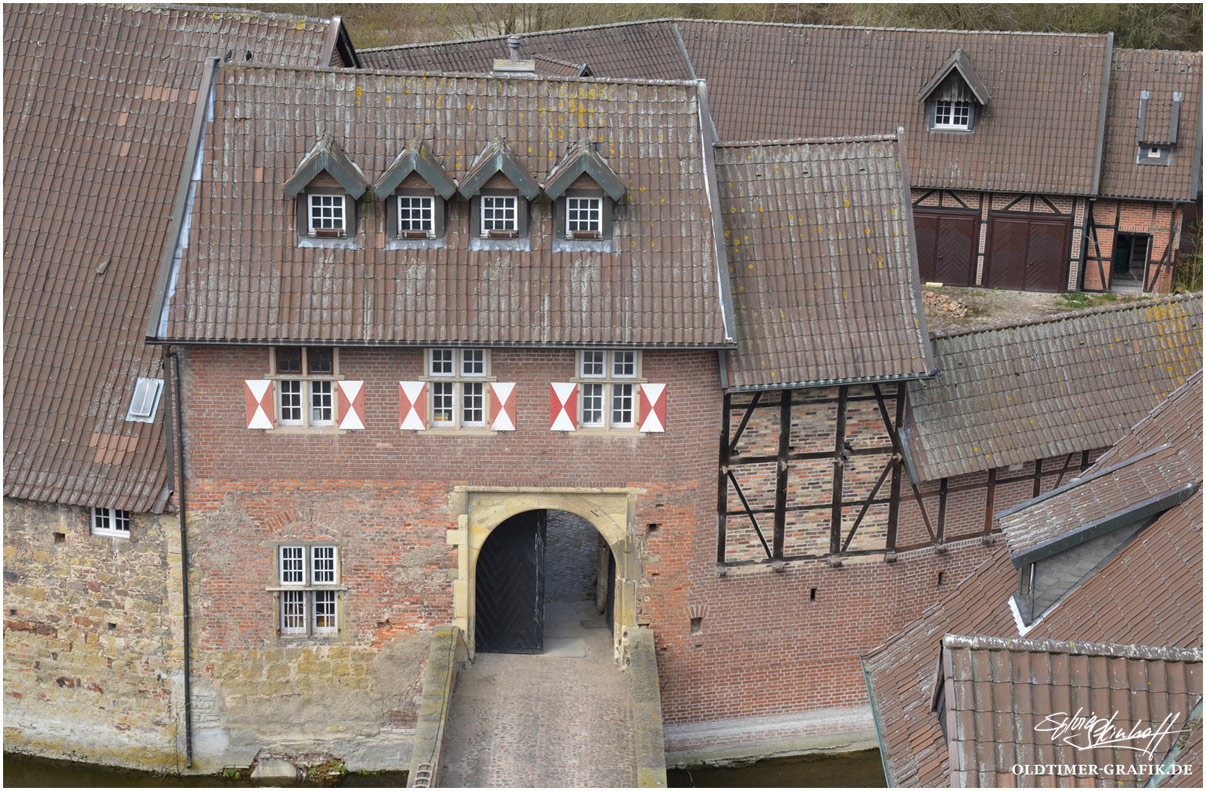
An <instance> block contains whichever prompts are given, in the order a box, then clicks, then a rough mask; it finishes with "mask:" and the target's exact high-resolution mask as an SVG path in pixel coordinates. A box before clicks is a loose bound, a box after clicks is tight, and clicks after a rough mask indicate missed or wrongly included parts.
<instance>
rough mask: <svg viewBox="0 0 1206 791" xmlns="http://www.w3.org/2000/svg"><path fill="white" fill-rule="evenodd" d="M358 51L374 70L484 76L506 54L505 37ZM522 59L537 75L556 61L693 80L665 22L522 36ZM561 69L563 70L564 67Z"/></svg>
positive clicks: (613, 72) (606, 73) (608, 73)
mask: <svg viewBox="0 0 1206 791" xmlns="http://www.w3.org/2000/svg"><path fill="white" fill-rule="evenodd" d="M358 53H359V55H360V59H361V62H362V63H363V64H364V65H365V66H366V67H367V68H370V69H382V70H400V71H427V72H441V71H443V72H468V73H485V72H489V71H490V69H491V66H492V64H493V62H494V59H495V58H505V57H506V56H507V37H506V36H491V37H489V38H479V39H470V40H464V41H446V42H441V43H435V44H410V45H406V46H401V47H381V48H376V49H364V50H358ZM522 56H523V57H525V58H532V59H533V60H535V61H536V70H537V73H538V74H539V73H545V74H550V75H551V74H553V69H554V66H555V65H556V64H555V63H554V61H560V62H562V63H565V64H579V63H581V64H586V65H587V66H588V68H589V69H590V72H591V73H592V74H593V75H595V76H596V77H634V78H652V79H666V80H686V79H692V78H693V77H694V75H693V74H692V73H691V67H690V64H688V63H687V62H686V60H685V59H684V57H683V53H682V50H681V49H680V47H679V45H678V39H677V37H676V35H675V31H674V25H673V23H671V22H669V21H666V20H652V21H641V22H620V23H616V24H611V25H596V26H591V27H583V28H575V29H572V30H557V31H545V32H540V33H524V34H523V45H522ZM560 70H561V71H562V72H564V71H566V68H565V67H561V69H560ZM555 76H557V75H555ZM564 76H579V75H577V74H574V75H569V74H565V75H564Z"/></svg>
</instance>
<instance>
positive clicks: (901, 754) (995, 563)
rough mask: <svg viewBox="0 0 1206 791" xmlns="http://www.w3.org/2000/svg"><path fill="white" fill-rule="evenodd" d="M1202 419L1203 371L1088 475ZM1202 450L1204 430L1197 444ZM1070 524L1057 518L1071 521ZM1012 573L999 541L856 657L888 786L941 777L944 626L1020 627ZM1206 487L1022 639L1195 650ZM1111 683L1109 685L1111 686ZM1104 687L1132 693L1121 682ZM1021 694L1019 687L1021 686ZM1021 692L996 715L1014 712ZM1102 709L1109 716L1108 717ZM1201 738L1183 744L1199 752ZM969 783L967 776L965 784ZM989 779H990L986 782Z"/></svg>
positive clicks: (1174, 439)
mask: <svg viewBox="0 0 1206 791" xmlns="http://www.w3.org/2000/svg"><path fill="white" fill-rule="evenodd" d="M1201 425H1202V378H1201V374H1200V373H1197V374H1195V375H1193V376H1192V377H1189V378H1188V380H1187V382H1186V384H1185V385H1183V386H1182V387H1180V388H1178V389H1177V390H1176V391H1175V392H1174V393H1173V394H1172V395H1171V396H1170V397H1169V398H1168V399H1167V400H1165V401H1164V402H1163V403H1162V404H1161V405H1160V406H1158V407H1157V408H1156V409H1154V410H1152V412H1151V413H1150V414H1149V415H1148V416H1147V417H1146V418H1145V419H1144V420H1142V421H1140V422H1139V423H1138V424H1137V425H1136V426H1135V427H1134V428H1133V429H1132V430H1131V431H1130V432H1129V433H1128V434H1127V435H1126V436H1124V437H1123V438H1122V439H1120V440H1119V441H1118V442H1117V443H1115V445H1114V447H1113V448H1111V449H1110V450H1109V451H1107V452H1106V454H1105V455H1103V456H1102V457H1101V459H1099V460H1098V461H1097V462H1096V464H1095V465H1094V467H1093V468H1091V469H1090V470H1089V473H1090V474H1091V473H1092V472H1095V471H1097V470H1100V469H1104V468H1105V467H1108V466H1110V465H1112V464H1116V463H1117V462H1118V461H1119V460H1120V457H1121V458H1130V457H1132V456H1135V455H1138V454H1141V453H1144V452H1145V451H1149V450H1153V449H1155V448H1158V447H1160V446H1161V445H1163V444H1165V443H1171V444H1172V445H1173V446H1174V447H1177V448H1180V447H1182V446H1183V445H1184V446H1185V447H1186V453H1187V454H1189V455H1192V452H1193V444H1192V443H1193V440H1192V439H1191V436H1192V434H1193V433H1194V432H1200V430H1201ZM1196 441H1197V443H1198V446H1199V447H1200V442H1201V440H1200V438H1199V439H1197V440H1196ZM1077 526H1078V525H1077V524H1076V523H1075V522H1072V523H1068V524H1066V525H1065V527H1066V528H1067V529H1074V528H1075V527H1077ZM1017 587H1018V572H1017V571H1016V569H1014V567H1013V564H1012V563H1011V562H1010V560H1009V553H1008V549H1007V547H1006V546H1004V545H1002V546H1001V547H999V548H998V549H997V550H996V551H995V552H994V553H993V555H992V556H991V557H990V558H989V560H987V561H986V562H985V563H984V564H982V565H981V566H980V567H979V568H977V569H976V570H975V572H974V573H972V574H971V575H970V576H969V577H967V578H966V579H965V580H963V581H962V582H960V583H959V585H958V586H957V587H956V589H955V590H954V591H953V592H952V594H951V595H950V596H948V597H947V598H946V599H944V600H943V601H941V602H939V603H938V604H936V605H934V606H933V607H931V608H930V609H928V610H927V611H926V612H925V613H924V614H923V615H922V617H921V618H920V619H918V620H917V621H916V622H914V623H913V624H912V625H911V626H909V627H908V628H906V629H905V630H904V631H903V632H901V633H900V634H898V635H897V636H896V637H894V638H892V639H891V640H889V641H888V642H887V643H885V644H884V645H883V646H881V647H880V648H878V649H876V650H875V651H873V652H871V653H870V654H868V655H867V656H865V657H864V658H863V666H864V670H865V671H866V674H867V684H868V691H869V692H870V695H871V705H872V710H873V712H874V715H875V720H876V728H877V730H878V732H879V737H880V744H881V746H882V748H883V750H882V756H883V760H884V768H885V772H886V774H887V777H888V781H889V783H890V784H891V785H901V786H937V785H946V784H947V782H948V781H949V780H950V777H949V774H948V768H949V766H950V764H949V757H950V756H949V748H948V745H947V743H946V741H945V740H944V738H943V735H942V731H941V729H940V727H939V721H938V717H937V716H936V715H935V713H934V711H933V710H932V703H933V701H934V692H935V689H934V682H935V680H936V678H937V672H936V668H937V662H938V657H939V653H940V648H941V641H942V639H943V636H944V635H945V634H959V635H993V636H997V637H1002V638H1005V637H1008V638H1011V639H1012V636H1014V635H1018V636H1021V635H1019V629H1018V625H1017V621H1016V620H1015V616H1014V613H1013V612H1012V611H1011V609H1010V607H1009V604H1008V600H1009V598H1010V596H1011V595H1012V594H1013V593H1014V592H1015V591H1016V590H1017ZM1201 600H1202V494H1201V492H1200V491H1199V492H1198V493H1196V494H1195V495H1194V496H1193V497H1191V498H1190V499H1188V500H1186V501H1185V502H1183V503H1181V504H1179V505H1176V506H1174V507H1173V508H1171V509H1169V510H1168V511H1166V512H1165V513H1164V514H1163V515H1161V516H1160V517H1159V518H1158V519H1157V520H1156V521H1155V522H1154V523H1153V524H1152V525H1151V526H1150V527H1148V528H1147V529H1146V530H1144V531H1143V532H1141V533H1140V534H1139V535H1138V537H1136V538H1135V539H1134V540H1133V541H1132V542H1131V543H1130V544H1128V545H1127V546H1125V547H1124V548H1123V549H1122V550H1121V551H1120V552H1119V553H1118V554H1117V555H1116V556H1115V557H1114V558H1113V559H1112V560H1110V561H1108V562H1107V563H1106V564H1105V565H1104V566H1102V567H1101V569H1100V570H1098V571H1097V572H1096V573H1095V574H1093V575H1092V576H1091V577H1089V578H1088V579H1087V580H1085V581H1084V582H1082V583H1081V584H1080V585H1079V587H1075V588H1073V589H1072V590H1071V592H1069V593H1068V594H1067V595H1066V596H1065V597H1064V598H1063V599H1062V600H1061V601H1059V602H1058V603H1057V604H1056V605H1055V606H1054V607H1053V608H1052V609H1050V610H1049V611H1048V612H1046V613H1045V614H1044V615H1043V617H1042V618H1041V619H1039V620H1037V621H1035V622H1034V623H1033V625H1032V628H1030V629H1028V630H1027V632H1026V634H1025V636H1026V637H1028V638H1030V639H1055V640H1065V641H1070V642H1074V643H1078V644H1079V643H1080V642H1084V641H1088V642H1095V643H1121V644H1128V645H1129V644H1135V645H1147V646H1166V647H1167V646H1171V647H1179V648H1200V647H1201V646H1202V617H1201ZM1115 684H1116V687H1115ZM1115 684H1112V688H1117V689H1124V690H1133V691H1134V692H1136V693H1141V692H1142V691H1143V688H1142V687H1141V686H1138V685H1136V686H1135V687H1132V686H1131V685H1130V683H1129V680H1128V681H1126V682H1125V683H1123V682H1122V681H1121V680H1120V681H1118V682H1115ZM1023 691H1024V690H1023ZM1023 700H1024V697H1019V698H1016V699H1010V700H1009V701H1007V705H1006V706H1005V707H1003V708H1002V711H1003V712H1005V711H1014V710H1017V711H1022V710H1023V709H1021V708H1017V707H1020V706H1022V705H1023V703H1022V702H1021V701H1023ZM1106 716H1108V712H1107V713H1106ZM1198 742H1200V738H1198V737H1195V739H1194V740H1191V747H1192V746H1193V745H1194V744H1197V745H1198V746H1197V747H1194V749H1195V750H1197V752H1198V753H1200V744H1198ZM969 781H970V780H969ZM993 784H995V782H994V783H993Z"/></svg>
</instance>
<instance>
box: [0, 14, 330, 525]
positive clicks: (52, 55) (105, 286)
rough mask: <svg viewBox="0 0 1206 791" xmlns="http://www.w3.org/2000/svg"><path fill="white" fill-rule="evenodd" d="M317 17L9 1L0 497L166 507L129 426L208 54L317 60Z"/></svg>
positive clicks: (147, 431) (161, 487)
mask: <svg viewBox="0 0 1206 791" xmlns="http://www.w3.org/2000/svg"><path fill="white" fill-rule="evenodd" d="M330 33H331V25H330V23H328V22H326V21H322V20H312V19H306V18H303V17H296V16H284V15H277V14H265V13H257V12H251V11H227V10H219V9H206V10H204V11H202V10H196V11H190V10H186V9H181V8H151V7H147V6H103V7H102V6H87V5H38V6H13V5H6V6H5V7H4V99H5V101H4V187H5V193H4V197H5V200H4V229H5V234H4V270H5V279H4V304H5V315H4V331H5V336H6V338H5V340H6V343H5V345H4V367H5V376H4V401H5V403H4V406H5V409H4V439H5V443H4V493H5V495H6V496H10V497H17V498H23V499H30V500H40V501H45V502H57V503H67V504H73V505H97V506H103V507H116V508H121V509H128V510H134V511H147V510H151V509H152V508H156V507H162V504H163V503H162V498H163V495H164V493H165V485H166V467H165V460H164V448H163V436H162V429H161V425H162V424H161V420H162V414H163V411H162V405H161V411H160V417H159V418H158V419H157V422H155V423H137V422H127V421H126V420H125V416H126V411H127V409H128V408H129V406H130V399H131V395H132V394H133V389H134V385H135V382H136V379H137V377H140V376H145V377H159V376H161V373H160V365H159V351H158V350H157V349H148V348H146V347H145V346H144V343H143V338H144V335H145V328H146V320H147V310H148V306H149V303H150V299H151V292H152V290H153V288H154V285H155V278H156V274H157V273H156V268H157V262H158V261H159V258H160V255H161V253H162V252H163V250H164V245H165V243H166V241H167V235H168V226H169V223H170V220H171V209H172V202H173V199H174V198H175V196H176V192H177V187H178V184H179V179H180V174H181V169H182V167H183V165H184V153H185V147H186V141H187V138H188V131H189V125H190V123H191V121H192V118H193V113H194V107H195V98H196V97H195V95H194V94H195V93H196V90H197V85H198V82H199V79H200V77H201V73H202V58H203V57H205V56H207V55H209V56H222V55H224V54H226V53H227V52H230V53H231V57H232V59H237V60H239V61H244V60H245V59H246V58H247V57H249V56H250V58H251V59H252V62H279V63H293V64H302V63H308V64H316V63H319V62H322V61H323V59H324V58H326V57H328V56H327V55H325V54H324V52H325V49H326V47H327V45H328V42H329V40H330V39H331V36H330Z"/></svg>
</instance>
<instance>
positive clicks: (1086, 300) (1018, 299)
mask: <svg viewBox="0 0 1206 791" xmlns="http://www.w3.org/2000/svg"><path fill="white" fill-rule="evenodd" d="M922 299H923V300H924V302H925V320H926V325H927V326H928V328H929V330H930V332H935V331H937V330H950V329H957V328H960V327H973V326H976V325H979V324H998V323H1001V322H1007V321H1025V320H1027V319H1036V318H1041V317H1042V316H1049V315H1051V314H1053V313H1067V312H1068V311H1071V310H1077V309H1078V308H1089V307H1097V306H1100V305H1109V304H1117V303H1119V302H1129V301H1131V300H1133V299H1134V297H1123V296H1117V297H1116V296H1115V295H1113V294H1042V293H1036V292H1032V291H1002V290H999V289H991V288H950V287H945V286H944V287H942V288H932V287H923V288H922Z"/></svg>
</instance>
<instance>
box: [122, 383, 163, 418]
mask: <svg viewBox="0 0 1206 791" xmlns="http://www.w3.org/2000/svg"><path fill="white" fill-rule="evenodd" d="M162 393H163V380H162V379H149V378H147V377H145V376H140V377H138V381H136V382H135V383H134V395H133V396H132V397H131V398H130V409H129V411H127V412H126V420H129V421H132V422H136V423H154V422H155V412H156V411H157V410H158V409H159V396H160V395H161V394H162Z"/></svg>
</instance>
